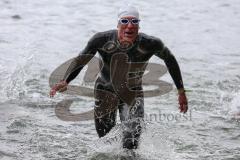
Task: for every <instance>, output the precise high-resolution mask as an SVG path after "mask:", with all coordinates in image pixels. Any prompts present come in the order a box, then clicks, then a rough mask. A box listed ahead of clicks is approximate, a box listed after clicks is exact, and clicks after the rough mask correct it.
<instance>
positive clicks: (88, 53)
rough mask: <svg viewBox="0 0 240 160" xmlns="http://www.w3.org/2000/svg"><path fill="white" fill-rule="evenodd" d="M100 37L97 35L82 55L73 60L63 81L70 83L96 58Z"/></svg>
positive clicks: (89, 42)
mask: <svg viewBox="0 0 240 160" xmlns="http://www.w3.org/2000/svg"><path fill="white" fill-rule="evenodd" d="M98 41H99V35H98V34H95V35H94V36H93V37H92V38H91V39H90V40H89V41H88V44H87V46H86V47H85V48H84V49H83V50H82V51H81V52H80V54H79V55H78V56H77V57H75V58H74V59H73V61H72V62H71V63H70V65H69V67H68V69H67V71H66V72H65V75H64V78H63V80H64V81H66V82H67V83H69V82H70V81H72V80H73V79H74V78H76V76H77V75H78V74H79V73H80V71H81V70H82V68H83V67H84V66H85V65H86V64H87V63H88V62H89V61H90V60H91V59H92V58H93V57H94V55H95V54H96V52H97V49H98Z"/></svg>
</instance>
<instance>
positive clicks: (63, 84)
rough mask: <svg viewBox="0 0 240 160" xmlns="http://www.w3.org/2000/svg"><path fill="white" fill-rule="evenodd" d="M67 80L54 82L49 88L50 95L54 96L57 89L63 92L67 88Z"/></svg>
mask: <svg viewBox="0 0 240 160" xmlns="http://www.w3.org/2000/svg"><path fill="white" fill-rule="evenodd" d="M67 85H68V84H67V82H66V81H60V82H58V83H57V84H55V85H54V86H53V87H52V88H51V90H50V93H49V95H50V97H54V95H55V94H56V93H57V91H59V92H64V91H66V90H67Z"/></svg>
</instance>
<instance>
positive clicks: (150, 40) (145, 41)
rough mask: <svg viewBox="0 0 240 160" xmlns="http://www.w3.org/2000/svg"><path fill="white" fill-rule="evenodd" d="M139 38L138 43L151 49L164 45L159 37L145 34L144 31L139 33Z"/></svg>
mask: <svg viewBox="0 0 240 160" xmlns="http://www.w3.org/2000/svg"><path fill="white" fill-rule="evenodd" d="M139 40H140V44H142V45H144V46H147V47H149V48H152V49H154V48H163V47H164V44H163V42H162V40H161V39H160V38H158V37H155V36H151V35H147V34H145V33H139Z"/></svg>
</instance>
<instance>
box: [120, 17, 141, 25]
mask: <svg viewBox="0 0 240 160" xmlns="http://www.w3.org/2000/svg"><path fill="white" fill-rule="evenodd" d="M119 22H120V23H121V24H128V23H129V22H131V23H132V24H134V25H137V24H139V22H140V20H139V19H135V18H133V19H126V18H121V19H120V20H119Z"/></svg>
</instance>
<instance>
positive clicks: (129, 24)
mask: <svg viewBox="0 0 240 160" xmlns="http://www.w3.org/2000/svg"><path fill="white" fill-rule="evenodd" d="M134 27H135V26H134V25H133V24H132V23H131V22H130V23H128V25H127V28H134Z"/></svg>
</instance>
